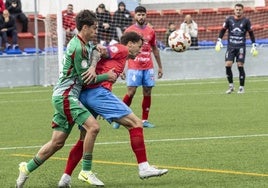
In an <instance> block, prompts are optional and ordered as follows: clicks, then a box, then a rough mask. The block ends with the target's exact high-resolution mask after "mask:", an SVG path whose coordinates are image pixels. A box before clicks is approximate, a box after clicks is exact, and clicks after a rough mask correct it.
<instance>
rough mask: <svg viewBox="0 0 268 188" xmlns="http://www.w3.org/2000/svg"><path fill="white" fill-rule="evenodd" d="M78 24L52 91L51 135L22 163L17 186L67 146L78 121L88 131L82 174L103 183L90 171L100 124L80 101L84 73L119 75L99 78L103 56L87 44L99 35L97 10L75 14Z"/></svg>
mask: <svg viewBox="0 0 268 188" xmlns="http://www.w3.org/2000/svg"><path fill="white" fill-rule="evenodd" d="M76 24H77V29H78V31H79V33H78V35H77V36H74V37H73V39H72V40H71V41H70V43H69V44H68V47H67V50H66V53H65V57H64V59H63V64H64V65H63V71H62V76H61V77H60V78H59V81H58V83H57V85H56V86H55V88H54V90H53V95H52V104H53V106H54V109H55V113H54V116H53V120H52V128H53V133H52V138H51V140H50V141H49V142H47V143H46V144H45V145H44V146H43V147H41V149H40V150H39V151H38V153H37V154H36V155H35V156H34V157H33V159H31V160H30V161H29V162H28V163H26V162H22V163H20V165H19V171H20V173H19V177H18V179H17V181H16V187H17V188H22V187H23V185H24V183H25V181H26V180H27V178H28V175H29V174H30V173H31V172H33V171H34V170H35V169H37V168H38V167H39V166H40V165H41V164H43V163H44V162H45V161H46V160H47V159H48V158H49V157H51V156H52V155H53V154H54V153H55V152H57V151H58V150H59V149H61V148H62V147H63V146H64V142H65V140H66V139H67V138H68V135H69V134H70V132H71V130H72V128H73V125H74V124H75V123H76V124H78V125H80V126H82V127H83V128H84V130H85V132H86V133H85V139H84V144H83V146H82V148H83V149H82V150H83V151H82V155H83V160H82V170H81V172H80V174H82V175H83V176H86V177H87V178H88V179H92V181H96V182H101V181H100V180H99V179H98V178H97V177H96V176H95V175H94V173H92V171H91V164H92V152H93V148H94V142H95V139H96V137H97V134H98V132H99V129H100V127H99V124H98V122H97V121H96V119H95V118H94V117H93V116H92V115H91V114H90V112H89V111H88V110H87V109H86V108H85V107H84V106H83V105H82V104H81V103H80V102H79V100H78V98H79V94H80V91H81V89H82V85H83V81H82V76H81V74H82V73H83V72H85V71H88V75H89V78H88V80H89V81H92V80H93V82H94V81H95V82H99V81H103V80H107V79H109V78H111V79H110V80H111V81H115V78H116V76H115V74H114V73H113V72H112V71H109V73H107V74H103V75H99V76H98V77H96V73H95V66H96V62H98V60H99V58H100V55H98V54H99V53H98V52H96V50H95V51H93V49H94V46H90V45H89V44H88V42H89V41H91V40H93V39H94V38H95V37H96V31H97V18H96V16H95V13H93V12H91V11H89V10H83V11H81V12H80V13H79V14H78V15H77V17H76ZM92 51H93V52H92ZM90 54H94V56H92V57H91V58H90V57H89V55H90ZM90 59H91V60H92V64H91V62H90Z"/></svg>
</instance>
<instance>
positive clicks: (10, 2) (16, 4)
mask: <svg viewBox="0 0 268 188" xmlns="http://www.w3.org/2000/svg"><path fill="white" fill-rule="evenodd" d="M5 6H6V9H7V10H8V11H9V13H10V15H11V16H13V17H14V18H15V19H18V20H19V21H20V22H21V23H22V30H21V32H28V18H27V16H26V15H25V14H24V13H23V11H22V7H21V1H20V0H6V4H5ZM15 21H16V20H15Z"/></svg>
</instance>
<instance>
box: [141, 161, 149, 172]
mask: <svg viewBox="0 0 268 188" xmlns="http://www.w3.org/2000/svg"><path fill="white" fill-rule="evenodd" d="M149 167H150V165H149V163H148V162H147V161H146V162H142V163H139V170H145V169H147V168H149Z"/></svg>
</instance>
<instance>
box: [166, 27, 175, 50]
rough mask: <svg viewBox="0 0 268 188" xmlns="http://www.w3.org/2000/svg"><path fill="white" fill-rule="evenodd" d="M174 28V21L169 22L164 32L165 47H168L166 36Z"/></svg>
mask: <svg viewBox="0 0 268 188" xmlns="http://www.w3.org/2000/svg"><path fill="white" fill-rule="evenodd" d="M175 30H176V25H175V23H174V22H169V23H168V28H167V31H166V33H165V45H166V47H169V45H168V37H169V35H170V34H171V33H172V32H173V31H175Z"/></svg>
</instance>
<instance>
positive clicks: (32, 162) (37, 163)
mask: <svg viewBox="0 0 268 188" xmlns="http://www.w3.org/2000/svg"><path fill="white" fill-rule="evenodd" d="M43 162H44V161H42V160H41V159H40V158H39V157H38V156H37V155H36V156H34V158H33V159H31V160H30V161H29V162H28V163H27V170H28V171H29V172H32V171H34V170H35V169H37V168H38V167H39V166H40V165H41V164H43Z"/></svg>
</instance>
